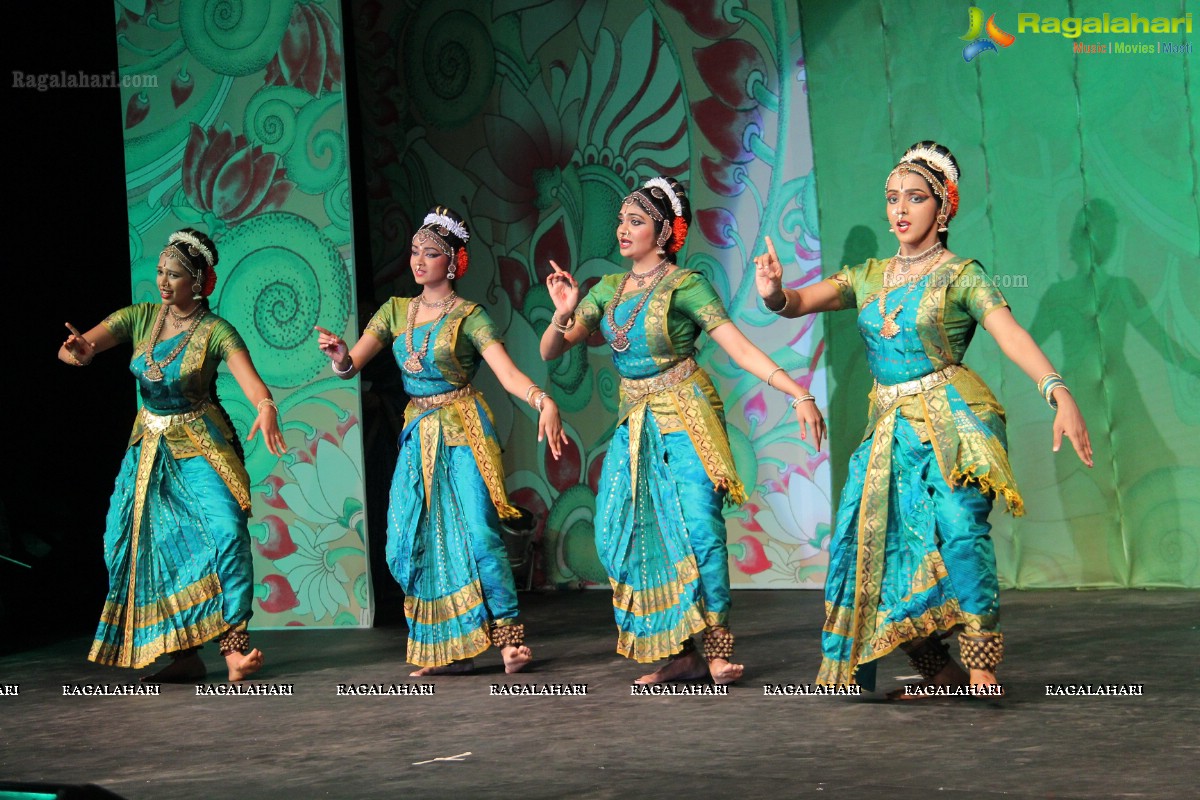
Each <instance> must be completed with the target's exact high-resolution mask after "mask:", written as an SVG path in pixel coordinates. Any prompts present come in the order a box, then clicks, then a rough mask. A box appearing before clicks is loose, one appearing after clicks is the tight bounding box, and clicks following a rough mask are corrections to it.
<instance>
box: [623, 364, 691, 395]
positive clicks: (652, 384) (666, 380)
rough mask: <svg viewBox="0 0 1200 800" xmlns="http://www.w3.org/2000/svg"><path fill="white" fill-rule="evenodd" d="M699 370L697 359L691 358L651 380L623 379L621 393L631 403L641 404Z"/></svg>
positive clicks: (652, 377)
mask: <svg viewBox="0 0 1200 800" xmlns="http://www.w3.org/2000/svg"><path fill="white" fill-rule="evenodd" d="M698 369H700V366H699V365H698V364H697V363H696V359H694V358H689V359H687V360H685V361H680V362H679V363H678V364H676V365H675V366H673V367H671V368H670V369H669V370H667V371H666V372H660V373H659V374H657V375H653V376H651V377H649V378H621V391H622V392H624V393H625V397H627V398H628V399H629V402H630V403H635V404H636V403H640V402H641V401H642V400H644V399H646V398H647V397H649V396H650V395H652V394H655V393H656V392H661V391H663V390H664V389H670V388H671V387H672V386H675V385H676V384H679V383H683V382H684V381H686V380H687V379H688V378H690V377H691V376H692V373H693V372H695V371H696V370H698Z"/></svg>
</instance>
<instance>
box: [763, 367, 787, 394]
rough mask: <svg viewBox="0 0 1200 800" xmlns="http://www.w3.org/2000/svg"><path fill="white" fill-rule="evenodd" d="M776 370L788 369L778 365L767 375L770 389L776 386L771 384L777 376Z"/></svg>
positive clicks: (783, 370) (784, 370)
mask: <svg viewBox="0 0 1200 800" xmlns="http://www.w3.org/2000/svg"><path fill="white" fill-rule="evenodd" d="M776 372H787V370H786V369H784V368H783V367H776V368H775V369H773V370H771V373H770V374H769V375H767V387H768V388H770V389H774V388H775V387H774V386H772V385H771V381H772V380H773V379H774V378H775V373H776Z"/></svg>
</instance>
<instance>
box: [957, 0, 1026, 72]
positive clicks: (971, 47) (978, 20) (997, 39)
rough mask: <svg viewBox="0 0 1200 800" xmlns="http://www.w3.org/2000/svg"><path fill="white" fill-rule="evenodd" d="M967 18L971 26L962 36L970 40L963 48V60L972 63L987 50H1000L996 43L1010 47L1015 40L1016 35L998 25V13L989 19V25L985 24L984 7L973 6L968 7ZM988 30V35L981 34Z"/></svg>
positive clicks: (966, 40)
mask: <svg viewBox="0 0 1200 800" xmlns="http://www.w3.org/2000/svg"><path fill="white" fill-rule="evenodd" d="M967 15H968V16H967V20H968V25H969V27H968V28H967V32H966V33H965V34H963V35H962V36H960V37H959V38H960V39H962V40H963V41H964V42H970V44H968V45H967V46H966V47H964V48H963V61H966V62H968V63H970V61H971V59H973V58H975V56H977V55H979V54H980V53H982V52H983V51H985V50H991V51H992V52H994V53H997V52H999V51H998V50H997V49H996V45H1000V46H1001V47H1008V46H1009V45H1010V44H1012V43H1013V42H1014V41H1016V38H1017V37H1015V36H1013V35H1012V34H1011V33H1005V32H1004V31H1002V30H1000V28H998V27H997V26H996V15H995V14H992V15H991V16H990V17H988V19H987V25H986V26H985V25H984V24H983V9H980V8H975V7H974V6H972V7H971V8H969V9H967ZM985 28H986V30H987V36H980V35H979V34H980V33H982V32H983V31H984V30H985Z"/></svg>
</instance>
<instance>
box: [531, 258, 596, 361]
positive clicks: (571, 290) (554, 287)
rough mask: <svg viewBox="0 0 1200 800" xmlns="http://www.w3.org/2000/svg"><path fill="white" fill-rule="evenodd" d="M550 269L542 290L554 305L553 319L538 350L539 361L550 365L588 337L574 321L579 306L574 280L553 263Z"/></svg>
mask: <svg viewBox="0 0 1200 800" xmlns="http://www.w3.org/2000/svg"><path fill="white" fill-rule="evenodd" d="M550 266H551V267H553V268H554V272H551V273H550V274H549V275H547V276H546V289H547V290H548V291H549V292H550V299H551V300H552V301H554V315H553V316H552V317H551V318H550V325H549V327H547V328H546V332H545V333H543V334H542V342H541V346H540V347H539V350H540V352H541V355H542V361H553V360H554V359H556V358H558V357H559V356H561V355H562V354H563V353H565V352H567V351H568V350H570V349H571V348H572V347H574V346H575V345H577V344H579V343H580V342H582V341H583V340H584V339H586V338H587V337H588V332H587V331H586V330H584V328H583V326H582V325H579V324H578V323H577V322H576V321H575V308H576V307H577V306H578V305H579V284H578V283H577V282H576V281H575V276H574V275H572V274H571V273H569V272H567V271H566V270H565V269H563V268H562V267H560V266H558V264H556V263H554V262H553V261H551V262H550Z"/></svg>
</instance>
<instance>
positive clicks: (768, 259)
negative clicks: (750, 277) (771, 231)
mask: <svg viewBox="0 0 1200 800" xmlns="http://www.w3.org/2000/svg"><path fill="white" fill-rule="evenodd" d="M766 239H767V252H766V253H764V254H763V255H760V256H755V257H754V286H755V288H756V289H758V295H759V297H761V298H762V299H763V304H764V305H766V307H767V310H768V311H770V312H772V313H774V314H778V315H779V316H781V317H787V318H788V319H795V318H796V317H802V316H804V315H805V314H816V313H818V312H821V311H840V310H841V308H842V301H841V298H840V297H839V295H838V290H837V287H836V286H834V285H833V284H832V283H830V282H829V281H820V282H819V283H815V284H813V285H812V286H805V287H804V288H803V289H787V288H784V285H783V265H782V264H780V263H779V255H778V254H777V253H776V252H775V244H774V243H773V242H772V241H771V237H770V236H768V237H766Z"/></svg>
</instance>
